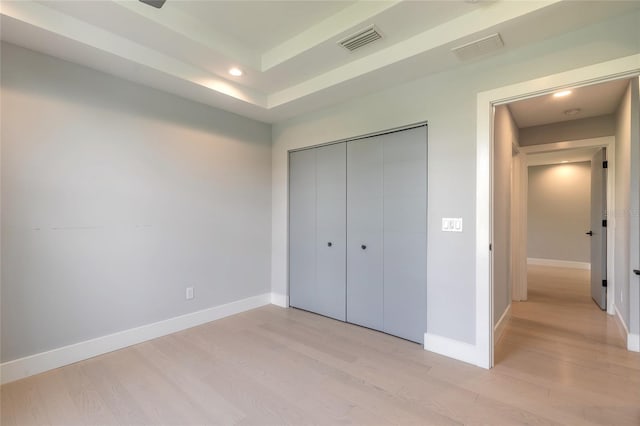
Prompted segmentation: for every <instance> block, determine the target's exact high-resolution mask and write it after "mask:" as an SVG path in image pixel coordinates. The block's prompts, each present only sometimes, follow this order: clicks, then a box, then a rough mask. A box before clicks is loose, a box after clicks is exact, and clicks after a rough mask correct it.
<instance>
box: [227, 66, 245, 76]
mask: <svg viewBox="0 0 640 426" xmlns="http://www.w3.org/2000/svg"><path fill="white" fill-rule="evenodd" d="M229 74H231V75H232V76H234V77H240V76H241V75H242V74H243V72H242V70H241V69H240V68H237V67H233V68H231V69H230V70H229Z"/></svg>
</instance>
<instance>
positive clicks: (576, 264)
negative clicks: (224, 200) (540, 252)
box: [527, 257, 591, 270]
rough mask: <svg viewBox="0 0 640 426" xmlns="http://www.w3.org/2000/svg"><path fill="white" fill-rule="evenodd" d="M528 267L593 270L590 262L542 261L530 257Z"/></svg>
mask: <svg viewBox="0 0 640 426" xmlns="http://www.w3.org/2000/svg"><path fill="white" fill-rule="evenodd" d="M527 265H540V266H555V267H557V268H573V269H587V270H590V269H591V263H589V262H574V261H572V260H558V259H540V258H537V257H528V258H527Z"/></svg>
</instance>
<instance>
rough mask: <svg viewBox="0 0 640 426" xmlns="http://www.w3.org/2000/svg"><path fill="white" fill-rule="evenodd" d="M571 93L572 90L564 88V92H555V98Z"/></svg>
mask: <svg viewBox="0 0 640 426" xmlns="http://www.w3.org/2000/svg"><path fill="white" fill-rule="evenodd" d="M570 94H571V90H563V91H562V92H556V93H554V94H553V97H554V98H561V97H563V96H567V95H570Z"/></svg>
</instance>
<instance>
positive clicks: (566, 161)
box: [561, 160, 569, 164]
mask: <svg viewBox="0 0 640 426" xmlns="http://www.w3.org/2000/svg"><path fill="white" fill-rule="evenodd" d="M568 162H569V160H564V161H561V163H563V164H564V163H568Z"/></svg>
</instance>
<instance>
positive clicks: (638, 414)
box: [494, 266, 640, 425]
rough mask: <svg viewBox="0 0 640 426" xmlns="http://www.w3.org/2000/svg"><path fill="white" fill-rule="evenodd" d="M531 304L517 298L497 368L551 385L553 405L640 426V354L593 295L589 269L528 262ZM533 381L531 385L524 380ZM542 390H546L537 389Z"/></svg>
mask: <svg viewBox="0 0 640 426" xmlns="http://www.w3.org/2000/svg"><path fill="white" fill-rule="evenodd" d="M528 278H529V283H528V286H529V294H528V300H527V301H526V302H513V304H512V309H511V320H510V321H509V323H508V324H507V326H506V328H505V332H504V334H503V336H502V338H501V339H500V341H499V342H498V344H497V346H496V350H495V365H496V367H495V369H494V371H495V372H499V373H502V374H506V375H509V376H511V377H513V378H516V379H521V380H522V383H523V389H527V388H528V386H530V385H531V384H533V385H537V386H541V387H542V388H545V389H547V391H548V394H547V395H542V394H540V395H538V397H542V398H544V399H547V400H548V403H549V404H550V407H549V408H550V409H551V408H553V409H556V408H559V409H561V410H562V411H565V412H567V411H568V412H574V413H575V414H579V415H580V416H581V417H583V418H584V419H585V421H586V420H587V419H588V420H589V421H590V422H593V423H599V424H615V425H622V424H635V425H639V424H640V354H638V353H633V352H628V351H627V350H626V341H625V339H624V337H623V332H622V329H621V328H620V326H619V325H618V324H617V320H616V318H615V317H613V316H610V315H607V314H606V313H605V312H604V311H602V310H600V308H599V307H598V306H597V305H596V303H595V302H594V301H593V300H592V299H591V295H590V289H589V271H587V270H579V269H568V268H554V267H545V266H529V274H528ZM525 384H526V385H525ZM538 393H540V392H538Z"/></svg>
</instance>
